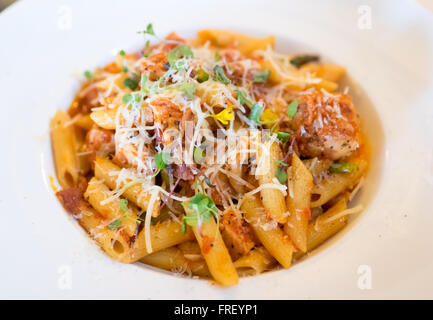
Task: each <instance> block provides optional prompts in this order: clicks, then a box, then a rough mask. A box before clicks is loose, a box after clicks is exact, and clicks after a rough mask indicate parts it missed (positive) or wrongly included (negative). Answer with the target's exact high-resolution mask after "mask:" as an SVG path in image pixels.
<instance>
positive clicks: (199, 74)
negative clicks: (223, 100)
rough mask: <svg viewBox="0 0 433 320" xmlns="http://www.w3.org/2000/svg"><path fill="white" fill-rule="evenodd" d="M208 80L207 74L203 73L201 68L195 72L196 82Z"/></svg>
mask: <svg viewBox="0 0 433 320" xmlns="http://www.w3.org/2000/svg"><path fill="white" fill-rule="evenodd" d="M208 80H209V74H208V73H207V72H206V71H204V70H203V69H202V68H200V69H199V70H198V71H197V81H198V82H200V83H202V82H205V81H208Z"/></svg>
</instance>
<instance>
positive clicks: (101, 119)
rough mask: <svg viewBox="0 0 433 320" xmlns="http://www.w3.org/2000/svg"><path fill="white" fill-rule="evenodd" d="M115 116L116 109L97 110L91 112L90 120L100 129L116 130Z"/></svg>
mask: <svg viewBox="0 0 433 320" xmlns="http://www.w3.org/2000/svg"><path fill="white" fill-rule="evenodd" d="M116 114H117V108H113V109H98V110H95V111H92V113H91V114H90V118H91V119H92V120H93V122H95V123H96V124H97V125H98V126H100V127H101V128H104V129H108V130H114V129H116Z"/></svg>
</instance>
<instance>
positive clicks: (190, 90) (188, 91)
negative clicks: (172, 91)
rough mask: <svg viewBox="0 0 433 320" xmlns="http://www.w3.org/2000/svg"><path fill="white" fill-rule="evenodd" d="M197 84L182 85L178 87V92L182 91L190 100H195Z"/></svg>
mask: <svg viewBox="0 0 433 320" xmlns="http://www.w3.org/2000/svg"><path fill="white" fill-rule="evenodd" d="M195 89H196V84H195V83H194V82H192V81H189V82H184V83H181V84H180V85H178V86H177V90H179V91H182V92H183V93H185V95H186V96H187V97H188V99H192V98H194V93H195Z"/></svg>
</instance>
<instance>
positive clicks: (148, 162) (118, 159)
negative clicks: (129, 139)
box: [113, 143, 154, 174]
mask: <svg viewBox="0 0 433 320" xmlns="http://www.w3.org/2000/svg"><path fill="white" fill-rule="evenodd" d="M141 147H142V149H141V152H139V151H138V148H137V146H136V145H135V144H133V143H127V144H125V145H121V146H118V148H117V150H116V155H115V157H114V159H113V161H114V162H115V163H117V164H119V165H120V166H122V167H133V168H136V169H137V171H138V172H140V173H142V174H152V173H153V171H154V165H153V158H154V156H153V153H152V152H151V150H150V149H149V148H148V147H147V146H141Z"/></svg>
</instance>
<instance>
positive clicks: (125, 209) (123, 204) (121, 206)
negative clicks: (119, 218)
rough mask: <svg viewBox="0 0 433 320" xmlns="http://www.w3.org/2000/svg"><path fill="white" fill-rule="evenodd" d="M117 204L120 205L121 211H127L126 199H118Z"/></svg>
mask: <svg viewBox="0 0 433 320" xmlns="http://www.w3.org/2000/svg"><path fill="white" fill-rule="evenodd" d="M119 206H120V210H122V211H123V212H126V211H128V200H126V199H120V200H119Z"/></svg>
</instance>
